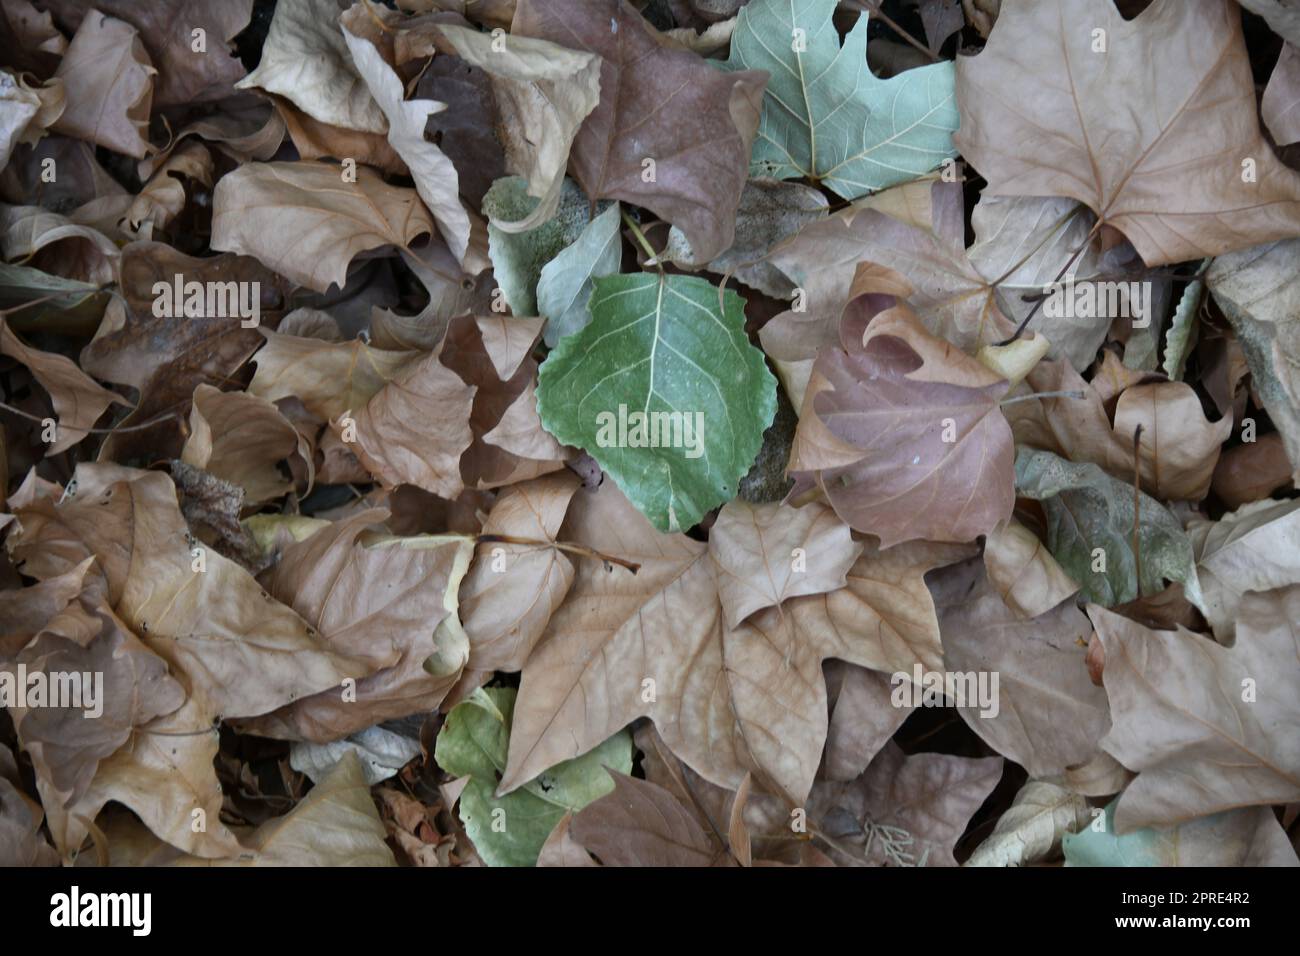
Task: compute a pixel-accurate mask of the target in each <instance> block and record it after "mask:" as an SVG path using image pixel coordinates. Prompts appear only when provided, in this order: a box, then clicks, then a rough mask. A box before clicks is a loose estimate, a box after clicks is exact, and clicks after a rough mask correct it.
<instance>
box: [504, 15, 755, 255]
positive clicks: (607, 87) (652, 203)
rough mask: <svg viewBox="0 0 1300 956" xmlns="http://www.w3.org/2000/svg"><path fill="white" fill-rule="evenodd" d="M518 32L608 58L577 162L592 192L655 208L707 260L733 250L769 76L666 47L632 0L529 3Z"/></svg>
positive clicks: (576, 171) (578, 175)
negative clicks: (722, 67)
mask: <svg viewBox="0 0 1300 956" xmlns="http://www.w3.org/2000/svg"><path fill="white" fill-rule="evenodd" d="M512 29H513V30H514V32H515V33H518V34H520V35H521V36H526V37H540V38H541V39H544V40H550V41H551V42H553V43H558V44H560V45H561V46H566V47H569V48H570V49H575V50H582V51H586V52H588V53H595V54H597V55H599V56H600V58H601V67H600V91H601V97H600V103H599V105H597V106H596V108H595V109H594V110H593V111H592V112H591V114H590V115H589V116H588V117H587V119H586V120H585V121H584V122H583V124H582V127H581V128H580V129H579V130H578V136H577V139H576V140H574V143H573V152H572V154H571V155H570V159H569V164H570V165H569V168H570V169H571V170H572V172H573V176H574V178H575V179H576V180H577V181H578V185H580V186H581V187H582V190H583V192H585V193H586V194H587V196H588V197H590V198H591V199H592V200H596V199H622V200H625V201H627V202H630V203H634V204H636V205H640V206H644V207H645V208H647V209H649V210H651V211H652V212H654V213H655V214H656V215H658V216H661V217H663V218H664V219H666V220H667V221H668V222H671V223H672V224H673V225H675V226H677V227H678V228H679V229H681V231H682V232H683V233H685V235H686V239H687V241H688V242H689V243H690V245H691V248H692V249H693V250H694V251H695V254H696V256H697V257H699V258H700V259H701V260H702V261H705V262H707V261H709V260H711V259H713V258H714V257H715V256H717V255H718V254H719V253H722V252H725V251H726V250H727V249H728V248H729V247H730V246H731V240H732V234H733V232H734V229H735V217H736V206H737V204H738V203H739V202H740V191H741V188H742V187H743V186H744V184H745V180H746V178H747V176H748V171H749V150H750V146H751V145H752V144H753V141H754V134H755V132H756V131H757V129H758V119H759V113H760V110H761V106H762V96H763V87H764V85H765V80H764V76H763V74H762V73H761V72H759V71H752V70H751V71H744V72H738V73H723V72H721V71H719V70H715V69H712V68H711V67H709V66H708V65H707V64H706V63H704V61H703V60H702V59H701V58H700V57H698V56H696V55H695V54H693V53H688V52H686V51H684V50H675V49H669V48H666V47H662V46H660V45H659V43H658V42H657V40H656V33H655V31H654V30H653V28H651V27H650V26H649V25H648V24H647V23H646V22H645V21H644V20H643V19H642V17H641V15H640V14H639V13H637V12H636V10H635V9H633V7H632V6H631V5H630V4H628V3H627V2H626V0H520V2H519V4H518V6H517V9H516V12H515V19H514V24H513V27H512ZM647 160H652V161H653V164H652V166H647V165H646V161H647ZM651 169H652V171H653V176H649V177H648V176H647V170H651Z"/></svg>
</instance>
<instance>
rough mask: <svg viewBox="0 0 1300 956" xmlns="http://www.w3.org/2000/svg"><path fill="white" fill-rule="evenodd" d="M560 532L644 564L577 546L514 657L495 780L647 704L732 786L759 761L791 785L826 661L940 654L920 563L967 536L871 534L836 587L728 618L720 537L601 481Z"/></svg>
mask: <svg viewBox="0 0 1300 956" xmlns="http://www.w3.org/2000/svg"><path fill="white" fill-rule="evenodd" d="M735 507H738V505H737V503H735V502H733V503H731V504H728V505H727V506H725V507H724V509H723V512H724V514H725V513H726V511H727V509H731V508H735ZM771 530H775V529H764V528H760V533H771ZM560 537H561V539H562V540H564V541H572V542H576V543H578V544H583V545H586V546H587V547H590V548H594V549H595V550H597V551H599V552H601V553H602V554H608V555H614V556H617V557H621V558H624V559H628V560H632V561H636V562H637V563H638V564H639V565H640V569H639V570H638V571H637V573H636V574H635V575H632V574H631V573H629V572H628V571H627V570H626V569H625V568H621V567H613V568H611V569H609V570H606V568H605V567H604V565H603V564H602V563H601V562H599V561H595V560H591V559H586V558H584V559H582V560H580V561H578V563H577V575H576V578H575V580H574V583H573V586H572V588H571V589H570V592H569V597H568V598H567V600H566V601H565V603H564V604H563V605H562V606H561V607H560V609H559V611H558V612H556V614H555V615H554V616H553V617H552V618H551V622H550V625H549V627H548V628H547V632H546V635H545V636H544V637H543V639H542V642H541V643H540V644H539V645H538V646H537V648H536V650H534V652H533V654H532V656H531V657H530V658H529V660H528V663H527V664H526V665H525V667H524V673H523V681H522V684H521V686H520V692H519V699H518V703H517V704H516V708H515V717H514V724H513V727H512V731H511V737H510V757H509V762H508V765H507V767H506V772H505V774H504V775H503V779H502V784H501V786H502V789H504V790H509V789H513V788H514V787H516V786H518V785H519V783H521V782H523V781H527V780H530V779H532V778H533V777H535V776H536V775H537V774H538V773H540V772H542V771H543V770H545V769H546V768H548V767H550V766H553V765H554V764H556V763H558V762H560V761H561V760H565V759H568V758H571V757H575V756H577V755H579V754H581V753H584V752H586V751H587V750H589V749H591V748H592V747H594V746H595V745H596V744H598V743H600V741H602V740H604V739H605V738H606V737H608V736H609V735H610V734H611V733H613V732H614V731H616V730H617V729H619V728H620V727H623V726H625V725H626V724H628V723H630V722H631V721H632V720H634V719H636V718H637V717H642V716H647V717H650V718H651V719H652V720H654V721H655V724H656V726H657V727H658V728H659V731H660V733H661V734H662V735H663V739H664V740H665V742H666V743H667V744H668V746H669V747H671V748H672V749H673V751H674V752H675V753H677V754H678V755H679V756H681V757H682V758H683V759H684V760H686V761H687V762H688V763H689V764H690V765H691V766H692V767H694V768H695V769H696V770H698V771H699V772H700V774H701V775H703V776H704V777H705V778H706V779H708V780H710V781H713V782H714V783H717V784H719V785H722V786H731V787H734V786H738V785H739V783H740V780H741V779H742V778H743V777H744V775H745V772H746V771H747V770H754V771H755V774H756V777H757V779H758V780H759V781H760V782H763V783H764V784H765V785H766V784H767V782H768V781H770V782H771V784H772V786H773V787H774V788H777V789H779V790H781V791H784V792H785V793H786V794H788V795H789V796H790V799H792V800H794V801H796V802H798V801H800V800H801V799H802V798H803V797H805V796H806V795H807V793H808V789H809V788H810V787H811V785H812V780H813V776H814V774H815V772H816V769H817V764H818V761H819V759H820V755H821V750H822V744H823V743H824V741H825V737H826V720H827V718H826V712H827V706H826V690H825V686H824V682H823V680H822V676H821V668H822V661H823V660H824V659H826V658H828V657H838V658H841V659H844V660H849V661H852V662H854V663H858V664H862V665H864V666H870V667H876V668H879V669H882V670H895V669H905V670H910V669H911V666H912V664H913V663H915V662H917V661H924V662H925V663H926V666H927V667H934V668H938V667H941V666H942V664H941V661H942V654H941V651H940V648H939V637H938V628H937V622H936V621H935V618H934V613H933V605H932V604H931V602H930V597H929V593H928V592H927V591H926V590H925V585H924V581H923V575H924V573H925V571H926V570H929V569H930V568H932V567H935V566H937V565H939V564H943V563H946V562H949V561H952V560H955V559H956V557H957V554H959V553H963V552H964V549H962V551H959V550H958V549H954V548H951V547H949V548H947V549H943V548H937V547H935V546H931V545H911V546H904V547H898V548H892V549H890V550H889V551H885V552H878V551H876V550H875V549H874V548H870V549H867V550H866V551H865V552H864V554H863V555H862V557H861V558H859V559H858V562H857V563H856V564H855V565H854V567H853V569H852V570H851V571H850V572H849V574H848V585H847V586H846V587H844V588H842V589H840V590H838V591H834V592H832V593H830V594H819V595H812V596H807V597H799V598H792V599H791V600H789V601H787V602H786V603H785V604H784V605H782V606H781V607H777V608H768V609H766V610H763V611H760V612H758V613H757V614H755V615H753V616H752V617H750V618H749V619H748V620H747V621H745V622H744V623H743V624H742V625H741V626H740V627H739V628H737V629H735V630H731V629H728V628H727V627H726V623H725V619H724V612H723V608H722V602H721V600H720V598H719V597H718V587H717V579H716V577H715V573H714V571H713V567H712V561H711V560H708V555H709V553H710V551H711V550H712V549H713V547H714V546H713V545H707V546H706V545H704V544H700V543H699V542H696V541H693V540H692V539H690V538H688V537H686V536H685V535H680V534H673V535H666V534H660V533H658V532H656V531H654V529H653V528H652V527H651V525H650V524H649V523H648V522H647V521H646V519H645V518H644V517H642V516H641V515H640V513H639V512H637V511H636V510H635V509H634V508H633V507H632V506H631V505H630V504H629V503H628V502H627V500H626V499H625V498H623V496H622V495H621V494H620V493H619V492H618V490H617V488H615V487H614V486H613V484H612V483H611V482H608V481H607V482H605V483H604V484H603V485H602V486H601V488H600V489H599V490H598V491H597V492H595V493H587V492H580V493H578V495H577V496H576V498H575V500H574V503H573V504H572V505H571V506H570V510H569V517H568V520H567V521H566V523H565V525H564V528H563V529H562V530H561V535H560ZM954 552H957V553H954ZM647 681H650V682H652V683H647Z"/></svg>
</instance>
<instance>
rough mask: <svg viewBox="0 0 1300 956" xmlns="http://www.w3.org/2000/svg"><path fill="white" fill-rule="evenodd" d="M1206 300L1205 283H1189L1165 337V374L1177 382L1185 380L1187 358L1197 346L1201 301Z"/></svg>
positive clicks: (1196, 281) (1197, 280) (1198, 280)
mask: <svg viewBox="0 0 1300 956" xmlns="http://www.w3.org/2000/svg"><path fill="white" fill-rule="evenodd" d="M1203 298H1205V282H1204V281H1203V280H1201V279H1196V280H1195V281H1193V282H1189V283H1187V288H1185V289H1184V290H1183V294H1182V297H1181V298H1180V299H1179V300H1178V307H1177V308H1176V309H1174V320H1173V322H1172V323H1171V324H1170V326H1169V332H1168V334H1167V335H1166V336H1165V364H1164V370H1165V374H1166V375H1168V376H1169V378H1170V379H1172V380H1173V381H1175V382H1181V381H1182V380H1183V367H1184V366H1185V365H1186V364H1187V356H1188V355H1189V354H1190V353H1191V351H1192V346H1194V345H1195V344H1196V314H1197V313H1198V312H1200V310H1201V300H1202V299H1203Z"/></svg>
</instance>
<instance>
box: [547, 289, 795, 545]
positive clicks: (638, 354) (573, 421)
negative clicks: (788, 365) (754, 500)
mask: <svg viewBox="0 0 1300 956" xmlns="http://www.w3.org/2000/svg"><path fill="white" fill-rule="evenodd" d="M589 307H590V310H591V317H592V321H591V323H590V324H589V325H588V326H587V327H586V328H584V329H583V330H582V331H581V332H579V333H578V334H576V335H571V336H569V337H567V338H565V339H562V340H561V341H560V344H559V347H558V348H556V350H555V351H554V352H552V353H551V354H550V356H549V357H548V358H547V360H546V362H545V363H544V364H543V365H542V368H541V371H540V373H539V376H538V386H537V410H538V413H539V414H540V415H541V418H542V424H543V425H544V426H545V427H546V430H547V431H549V432H550V433H551V434H552V435H554V436H555V437H556V438H557V439H559V440H560V441H561V442H562V443H563V444H566V445H574V446H577V447H580V448H584V449H586V451H587V452H588V453H589V454H591V456H592V457H594V458H595V459H596V461H597V462H598V463H599V464H600V466H601V468H603V469H604V470H605V471H606V472H607V473H608V474H609V475H610V476H611V477H612V478H613V479H614V481H616V482H617V483H618V486H619V488H621V489H622V490H623V493H624V494H625V495H627V497H628V499H629V500H630V501H631V502H632V503H633V504H635V505H636V507H637V508H638V509H640V511H641V513H642V514H644V515H645V516H646V517H647V518H649V519H650V521H651V522H652V523H653V524H654V525H655V527H657V528H658V529H659V530H661V531H683V530H685V529H687V528H690V527H692V526H694V525H695V524H697V523H698V522H699V521H700V519H701V518H702V517H704V515H705V513H707V512H708V511H709V510H710V509H712V508H714V507H716V506H718V505H720V504H722V503H723V502H725V501H728V500H730V499H731V498H734V497H735V495H736V489H737V485H738V483H739V481H740V479H741V477H742V476H744V474H745V473H746V472H747V471H748V470H749V467H750V465H751V464H752V463H753V461H754V458H755V456H756V455H757V454H758V450H759V448H760V447H761V446H762V443H763V431H764V429H766V428H767V426H768V425H770V424H771V422H772V418H773V416H774V415H775V414H776V379H774V378H773V377H772V374H771V373H770V372H769V371H768V370H767V366H766V364H765V363H764V361H763V353H761V352H760V351H758V349H756V348H754V347H753V346H752V345H751V344H750V343H749V339H748V338H747V337H746V335H745V331H744V324H745V316H744V302H743V300H742V299H741V298H740V296H738V295H736V294H735V293H734V292H731V291H728V292H727V293H726V294H725V307H720V305H719V301H718V287H717V286H715V285H713V284H712V283H709V282H706V281H705V280H704V279H697V278H694V277H690V276H666V275H651V274H640V275H619V276H607V277H605V278H599V279H596V280H595V292H594V293H593V294H592V297H591V301H590V303H589ZM624 426H625V427H624Z"/></svg>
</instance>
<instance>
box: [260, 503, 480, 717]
mask: <svg viewBox="0 0 1300 956" xmlns="http://www.w3.org/2000/svg"><path fill="white" fill-rule="evenodd" d="M379 514H385V512H376V511H373V510H371V511H365V512H362V513H361V514H359V515H357V516H355V517H353V518H350V519H348V520H346V521H341V522H336V523H335V524H333V525H331V526H330V527H329V528H327V529H325V530H322V531H317V532H316V533H315V534H313V535H312V536H311V537H308V538H307V539H306V540H304V541H302V542H300V543H297V544H292V545H290V546H288V547H287V548H286V549H285V550H284V553H283V555H282V557H281V560H280V564H279V565H278V566H277V567H276V569H275V570H274V571H272V572H271V577H270V580H269V581H268V584H269V586H270V587H271V589H272V591H273V593H276V594H278V595H281V596H282V597H283V599H284V600H286V601H290V602H292V606H293V607H294V608H295V609H296V610H298V611H299V612H300V613H302V614H304V615H305V616H307V617H308V618H309V619H312V618H316V619H319V621H320V629H321V633H322V634H323V635H324V638H325V641H326V642H327V643H328V644H329V645H330V646H332V647H337V648H339V651H340V652H344V653H348V654H349V655H352V654H364V655H365V656H366V657H367V658H368V659H369V661H370V663H371V665H374V664H375V663H377V662H378V661H379V660H382V659H387V658H388V657H390V656H391V655H392V654H393V653H394V652H396V654H397V655H398V656H397V659H396V661H395V662H394V663H393V664H392V665H391V666H385V667H382V668H381V669H380V670H378V671H375V672H374V673H369V670H370V669H373V667H372V668H370V669H368V670H367V672H366V673H368V674H369V676H366V677H362V678H361V679H360V680H358V681H357V682H356V684H355V686H352V687H351V688H349V687H348V686H345V685H343V684H341V683H339V682H335V684H334V685H333V687H332V688H331V689H328V690H323V691H322V692H321V693H319V694H315V695H314V696H311V697H307V698H306V699H303V700H297V701H295V702H293V703H291V704H288V705H286V706H285V707H282V708H281V709H280V710H277V711H275V712H274V713H271V714H267V715H266V716H264V717H261V718H258V719H256V720H251V721H246V722H243V723H242V724H241V729H243V730H245V731H246V732H249V733H255V734H259V735H261V736H267V737H278V738H282V739H287V740H309V741H314V742H317V743H325V742H328V741H331V740H338V739H340V738H342V737H346V736H347V735H348V734H351V733H355V732H356V731H358V730H363V729H365V728H366V727H371V726H373V725H375V724H377V723H381V722H383V721H385V720H392V719H396V718H400V717H407V716H410V715H411V714H419V713H424V712H428V711H431V710H433V709H434V708H436V707H437V706H438V705H439V703H441V701H442V699H443V697H445V696H446V694H447V693H448V691H450V690H451V688H452V687H453V686H454V685H455V683H456V681H457V679H458V678H459V677H460V673H461V670H462V668H463V667H464V665H465V662H466V661H467V660H468V658H469V640H468V638H467V637H466V635H465V632H464V630H463V629H462V628H461V625H460V620H459V618H458V616H457V597H456V595H457V591H458V589H459V588H460V583H461V580H462V579H463V578H464V576H465V572H466V571H467V570H468V568H469V563H470V559H471V557H472V556H473V545H472V542H471V541H470V539H468V538H465V537H462V536H459V535H443V536H435V535H420V536H414V537H407V538H394V537H392V536H387V535H377V534H374V533H364V532H365V528H366V525H368V524H370V523H372V522H373V521H374V519H375V518H376V517H377V516H378V515H379ZM377 579H382V580H385V581H392V582H393V589H395V590H396V591H397V593H396V594H395V595H394V594H392V593H386V592H390V589H389V588H385V589H383V590H382V591H381V590H380V589H377V588H376V587H375V584H374V582H375V581H376V580H377ZM349 596H350V598H349ZM327 628H328V630H326V629H327ZM376 636H382V640H380V641H378V642H376V641H375V638H376ZM376 644H377V646H376Z"/></svg>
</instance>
